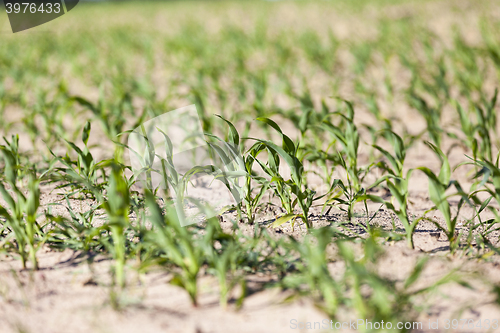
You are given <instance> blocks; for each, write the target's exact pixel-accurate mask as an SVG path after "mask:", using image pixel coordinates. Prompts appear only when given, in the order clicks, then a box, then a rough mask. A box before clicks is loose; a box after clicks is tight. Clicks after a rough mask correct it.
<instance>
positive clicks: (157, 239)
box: [145, 191, 204, 306]
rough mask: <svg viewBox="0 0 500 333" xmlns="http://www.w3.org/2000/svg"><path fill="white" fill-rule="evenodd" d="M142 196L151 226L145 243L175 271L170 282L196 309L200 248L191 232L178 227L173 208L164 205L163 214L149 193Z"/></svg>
mask: <svg viewBox="0 0 500 333" xmlns="http://www.w3.org/2000/svg"><path fill="white" fill-rule="evenodd" d="M145 197H146V206H147V207H148V208H149V214H150V216H149V219H150V221H151V222H152V224H153V229H152V230H151V232H149V233H148V234H147V235H146V241H147V242H148V243H149V244H151V245H152V246H154V247H155V248H156V249H157V250H158V252H159V257H160V258H164V259H166V263H167V264H169V263H171V264H173V265H174V266H175V267H176V268H177V269H174V271H173V273H174V278H173V279H172V280H171V281H170V283H171V284H173V285H176V286H179V287H181V288H183V289H184V290H186V292H187V293H188V294H189V297H190V298H191V302H192V304H193V305H194V306H197V304H198V301H197V298H198V286H197V279H198V273H199V271H200V268H201V266H202V264H203V261H204V259H203V258H204V257H203V249H202V248H201V247H199V246H196V245H195V240H194V235H193V234H192V232H191V231H190V229H189V228H185V227H182V226H181V223H180V221H179V219H178V218H177V214H176V210H175V208H174V207H172V206H171V205H167V210H166V213H165V214H164V212H163V211H162V209H161V208H160V207H159V206H158V204H157V202H156V198H155V196H154V195H153V194H152V193H151V192H150V191H146V193H145Z"/></svg>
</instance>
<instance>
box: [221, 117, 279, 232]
mask: <svg viewBox="0 0 500 333" xmlns="http://www.w3.org/2000/svg"><path fill="white" fill-rule="evenodd" d="M219 118H221V119H222V120H223V121H225V122H226V124H227V125H228V127H229V133H228V136H227V142H225V147H226V149H223V150H222V149H220V148H219V147H218V146H217V145H215V146H214V145H212V147H213V148H214V149H215V151H216V153H217V154H218V156H219V157H220V158H221V160H222V161H223V162H224V164H225V165H231V164H232V163H235V164H236V168H234V169H236V170H239V171H243V173H238V174H236V177H234V178H233V177H227V179H228V180H229V181H231V179H234V181H232V185H233V186H232V191H235V190H236V191H238V199H241V200H237V202H238V204H237V206H236V207H237V211H238V215H239V218H240V220H241V211H242V210H244V212H245V215H246V216H247V219H248V222H249V223H250V224H253V223H254V222H255V217H256V213H257V211H258V209H259V207H260V205H261V201H262V198H263V197H264V194H265V193H266V191H267V189H268V188H269V184H270V183H269V181H267V180H266V179H265V178H264V177H260V176H258V175H256V174H255V172H254V171H253V166H254V163H255V161H257V155H258V154H259V153H260V152H261V151H262V150H264V149H265V146H264V145H263V144H256V145H254V146H253V147H252V148H251V149H249V150H248V151H247V152H246V154H243V155H241V154H240V151H241V147H242V146H243V145H242V142H241V140H240V135H239V133H238V131H237V130H236V128H235V127H234V125H233V124H232V123H231V122H230V121H228V120H226V119H224V118H222V117H221V116H219ZM212 137H214V136H212ZM215 138H216V139H217V140H218V141H219V142H221V141H222V140H220V139H219V138H217V137H215ZM226 176H230V175H229V174H227V173H226ZM241 176H243V177H244V179H243V181H242V183H243V184H242V185H240V181H239V177H241ZM256 189H257V190H256ZM235 199H237V198H236V197H235ZM242 208H243V209H242Z"/></svg>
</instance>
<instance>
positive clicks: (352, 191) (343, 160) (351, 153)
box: [321, 101, 370, 221]
mask: <svg viewBox="0 0 500 333" xmlns="http://www.w3.org/2000/svg"><path fill="white" fill-rule="evenodd" d="M344 103H345V104H346V114H345V115H344V114H343V113H341V112H340V111H337V112H334V113H333V114H337V115H339V116H340V117H341V118H342V120H343V121H344V124H345V128H343V129H342V128H341V127H339V126H335V125H333V124H332V123H331V122H330V121H328V120H323V124H322V125H321V129H323V130H325V131H326V132H328V133H330V134H331V135H332V136H333V137H334V139H335V140H336V141H337V142H339V143H340V145H341V147H342V149H343V152H344V154H341V153H339V156H340V165H341V166H342V167H343V168H344V169H345V171H346V175H347V186H346V185H345V184H344V183H343V181H342V180H340V179H336V180H335V181H334V182H333V183H332V186H331V188H330V193H333V192H332V191H333V190H334V189H335V188H336V187H340V188H341V189H342V191H343V195H344V196H345V197H346V199H342V198H339V197H337V196H335V197H333V198H331V199H330V200H328V201H327V202H326V203H325V206H327V205H330V206H332V204H333V203H334V202H338V203H340V204H343V205H346V206H347V218H348V220H349V221H352V216H353V213H354V205H355V203H356V202H358V201H359V200H361V199H362V198H363V195H364V194H365V189H364V188H362V186H361V184H362V181H363V179H364V176H365V175H366V173H367V172H368V170H369V168H370V167H368V168H366V169H361V168H359V166H358V148H359V133H358V129H357V127H356V125H355V124H354V107H353V105H352V103H351V102H349V101H344ZM330 209H331V207H330ZM330 209H329V210H328V211H327V214H328V213H329V211H330Z"/></svg>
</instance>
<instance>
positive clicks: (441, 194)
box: [418, 142, 469, 252]
mask: <svg viewBox="0 0 500 333" xmlns="http://www.w3.org/2000/svg"><path fill="white" fill-rule="evenodd" d="M426 144H427V145H428V146H429V147H430V148H431V149H432V150H433V151H434V153H435V154H436V155H437V156H438V158H439V159H440V161H441V170H440V171H439V174H438V175H436V174H435V173H434V172H432V171H431V170H430V169H429V168H427V167H419V168H418V170H420V171H422V172H423V173H425V175H426V176H427V178H428V179H429V196H430V199H431V201H432V202H433V203H434V205H435V206H434V207H433V208H431V209H430V210H428V211H427V212H426V213H428V212H430V211H433V210H439V211H440V212H441V214H442V215H443V218H444V220H445V223H446V227H443V226H441V225H440V224H439V223H437V222H435V221H432V222H434V224H435V225H436V227H438V228H439V229H441V230H442V231H443V232H444V233H445V234H446V237H447V238H448V241H449V242H450V250H451V252H455V250H456V249H457V248H458V246H459V241H460V239H459V237H458V235H457V234H456V232H455V229H456V224H457V219H458V215H459V212H460V209H461V208H462V206H463V205H464V203H466V202H469V200H468V196H467V194H466V193H465V192H464V191H463V190H462V188H461V186H460V184H459V183H458V181H456V180H451V168H450V163H449V161H448V157H447V156H446V155H445V154H444V153H443V152H442V150H441V149H439V148H438V147H437V146H436V145H434V144H432V143H430V142H426ZM452 186H453V187H455V189H456V191H457V192H456V193H453V194H451V195H446V193H445V192H446V190H448V189H449V188H450V187H452ZM457 195H458V196H460V201H459V203H458V207H457V213H456V215H455V217H452V214H451V206H450V202H449V201H448V199H449V198H450V197H452V196H457Z"/></svg>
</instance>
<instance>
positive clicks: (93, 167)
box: [44, 122, 111, 199]
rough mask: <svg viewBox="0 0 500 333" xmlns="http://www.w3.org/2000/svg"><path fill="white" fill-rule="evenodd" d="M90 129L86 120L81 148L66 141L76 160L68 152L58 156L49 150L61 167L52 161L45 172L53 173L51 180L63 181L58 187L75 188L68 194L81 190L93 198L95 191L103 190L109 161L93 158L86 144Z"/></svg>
mask: <svg viewBox="0 0 500 333" xmlns="http://www.w3.org/2000/svg"><path fill="white" fill-rule="evenodd" d="M90 130H91V125H90V122H87V123H86V124H85V126H84V128H83V131H82V142H83V144H84V146H85V147H84V148H83V150H82V149H80V148H79V147H78V146H77V145H75V144H74V143H73V142H69V141H66V143H67V144H68V145H69V146H70V147H71V149H73V151H74V152H75V153H76V154H77V156H78V157H77V159H76V160H73V159H72V158H71V157H70V156H69V154H68V153H66V156H65V157H58V156H56V155H55V154H54V153H53V152H52V151H50V152H51V154H52V155H53V156H54V158H55V159H56V161H58V162H60V163H61V164H62V165H63V167H55V166H54V165H55V163H54V164H53V165H52V167H51V168H50V169H49V170H48V171H47V172H46V173H45V174H49V173H55V175H54V174H53V175H51V178H52V180H53V181H58V180H63V181H65V183H64V184H62V185H59V186H58V188H63V187H68V186H69V187H72V188H75V191H74V192H72V193H71V194H70V195H72V194H75V193H78V192H81V193H83V194H84V195H86V196H90V197H92V198H94V199H95V198H96V193H100V192H102V191H103V190H104V187H105V185H106V180H107V175H106V173H105V167H106V166H109V165H110V163H111V161H110V160H103V161H100V162H97V161H96V160H95V159H94V157H93V156H92V154H91V153H90V151H89V148H88V146H87V143H88V140H89V137H90ZM99 173H100V175H99ZM45 174H44V175H45Z"/></svg>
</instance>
